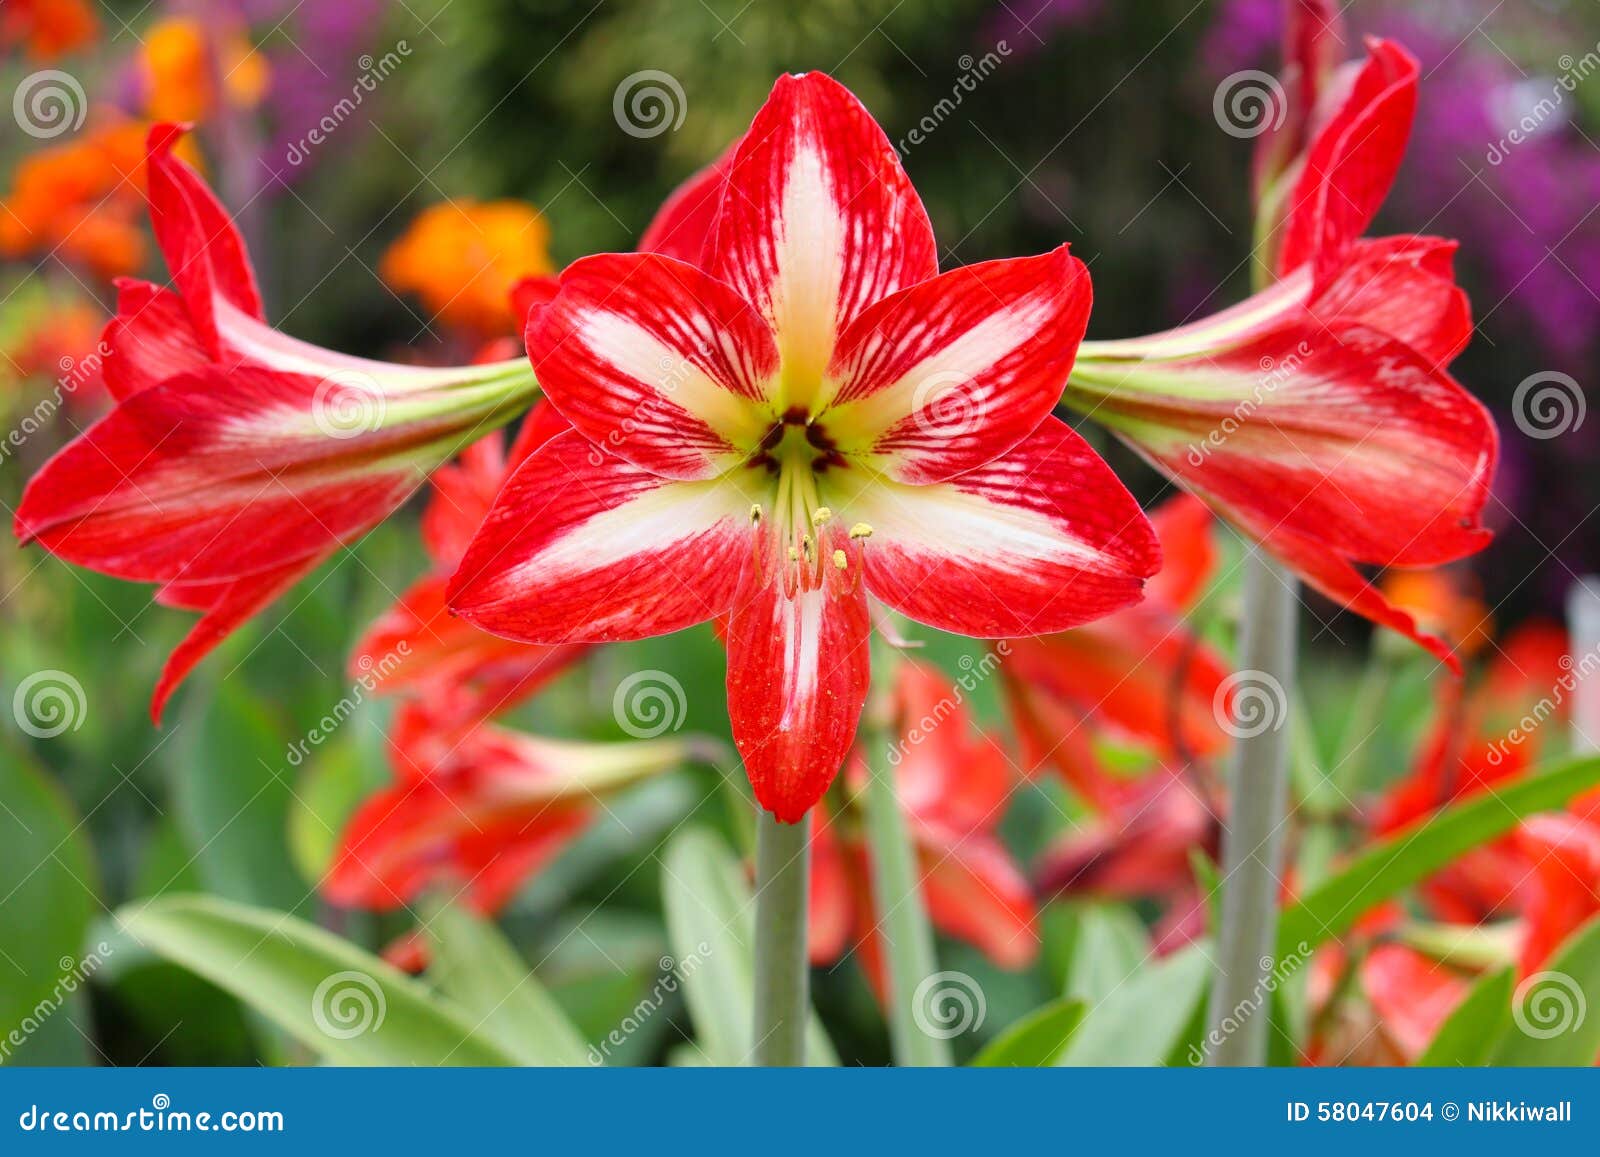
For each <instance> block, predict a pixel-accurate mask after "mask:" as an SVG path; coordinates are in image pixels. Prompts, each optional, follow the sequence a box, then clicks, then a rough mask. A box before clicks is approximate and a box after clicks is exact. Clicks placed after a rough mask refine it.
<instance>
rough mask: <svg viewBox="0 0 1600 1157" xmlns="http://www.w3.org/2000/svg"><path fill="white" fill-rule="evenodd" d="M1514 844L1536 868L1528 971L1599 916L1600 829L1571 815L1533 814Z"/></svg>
mask: <svg viewBox="0 0 1600 1157" xmlns="http://www.w3.org/2000/svg"><path fill="white" fill-rule="evenodd" d="M1516 843H1517V846H1518V848H1519V849H1520V850H1521V851H1523V852H1524V853H1525V854H1526V855H1527V856H1528V858H1529V859H1530V860H1531V861H1532V865H1533V881H1532V887H1531V889H1530V895H1529V898H1528V901H1527V906H1526V911H1525V912H1524V916H1525V926H1526V929H1527V931H1526V938H1525V939H1524V940H1523V945H1522V960H1521V967H1522V971H1523V972H1524V973H1529V972H1534V971H1536V970H1537V969H1538V968H1539V967H1540V966H1541V965H1542V964H1544V962H1545V961H1546V960H1548V959H1549V958H1550V955H1551V953H1553V952H1554V951H1555V950H1556V948H1557V947H1558V946H1559V945H1560V944H1561V942H1562V941H1563V940H1565V939H1566V938H1567V937H1568V936H1570V935H1571V934H1572V933H1574V932H1576V931H1577V930H1578V929H1579V928H1580V927H1581V926H1582V925H1584V924H1585V923H1587V922H1588V921H1589V919H1590V918H1591V917H1593V916H1594V915H1595V914H1596V913H1597V912H1600V825H1597V824H1594V823H1591V822H1589V821H1588V820H1584V819H1579V818H1578V817H1577V816H1571V815H1560V814H1557V815H1544V816H1534V817H1533V818H1532V819H1529V820H1525V821H1524V822H1523V824H1522V827H1521V828H1519V829H1518V831H1517V833H1516Z"/></svg>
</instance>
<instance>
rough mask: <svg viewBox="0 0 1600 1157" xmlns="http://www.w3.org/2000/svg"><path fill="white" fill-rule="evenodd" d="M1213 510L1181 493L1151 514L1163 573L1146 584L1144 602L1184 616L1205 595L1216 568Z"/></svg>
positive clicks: (1190, 495)
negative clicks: (1159, 544) (1158, 542)
mask: <svg viewBox="0 0 1600 1157" xmlns="http://www.w3.org/2000/svg"><path fill="white" fill-rule="evenodd" d="M1214 522H1215V519H1214V518H1213V517H1212V514H1211V510H1210V508H1209V507H1208V506H1206V504H1205V503H1204V502H1201V501H1200V500H1199V499H1198V498H1196V497H1195V496H1194V495H1192V494H1185V493H1183V492H1182V491H1179V492H1178V493H1177V494H1174V495H1173V496H1172V497H1170V498H1168V499H1167V500H1166V501H1164V502H1163V503H1162V504H1161V505H1160V506H1158V507H1156V508H1155V509H1154V510H1152V511H1151V512H1150V525H1151V526H1152V527H1154V528H1155V532H1156V538H1157V539H1158V540H1159V541H1160V543H1161V571H1160V573H1159V574H1157V575H1156V576H1155V577H1153V578H1152V579H1151V580H1150V581H1149V582H1148V583H1146V584H1145V588H1144V594H1145V602H1146V603H1147V604H1150V605H1152V606H1154V607H1159V608H1160V609H1161V610H1164V611H1166V612H1168V613H1169V614H1181V613H1183V612H1184V611H1186V610H1188V609H1189V608H1190V607H1191V606H1193V605H1194V603H1195V601H1196V600H1197V599H1198V598H1199V597H1200V595H1201V594H1202V593H1204V591H1205V589H1206V587H1207V586H1208V585H1209V584H1210V582H1211V579H1212V576H1213V575H1214V574H1215V573H1216V569H1217V544H1216V541H1215V539H1214V538H1213V536H1212V533H1211V531H1212V526H1213V524H1214Z"/></svg>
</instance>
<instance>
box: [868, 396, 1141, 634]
mask: <svg viewBox="0 0 1600 1157" xmlns="http://www.w3.org/2000/svg"><path fill="white" fill-rule="evenodd" d="M840 505H841V506H842V507H843V508H844V509H847V510H849V511H850V512H851V516H852V518H855V517H859V518H860V519H861V520H862V521H864V522H866V523H868V524H870V525H871V527H872V536H871V537H870V538H869V539H867V540H866V546H865V550H864V558H865V566H866V573H867V587H868V589H869V590H871V592H872V593H873V594H874V595H875V596H876V597H878V598H879V599H882V600H883V601H884V602H886V603H888V604H889V605H890V606H891V607H894V608H895V609H896V610H898V611H901V612H902V613H904V614H907V615H909V616H911V617H912V618H913V619H916V620H918V621H919V622H923V623H927V624H928V625H930V626H934V627H938V628H939V629H941V630H946V631H953V632H955V633H958V634H963V635H971V636H974V637H976V638H1009V637H1014V636H1018V635H1033V634H1041V633H1047V632H1051V631H1060V630H1065V629H1066V628H1068V627H1073V626H1077V625H1078V624H1080V623H1084V622H1087V621H1089V620H1090V619H1094V618H1098V617H1099V616H1101V615H1104V614H1107V613H1109V612H1111V611H1114V610H1118V609H1120V608H1122V607H1125V606H1128V605H1130V604H1131V603H1134V602H1137V601H1138V599H1139V593H1140V588H1141V587H1142V586H1143V580H1144V579H1145V578H1147V577H1149V576H1150V575H1152V574H1154V573H1155V572H1156V571H1157V570H1158V569H1159V567H1160V563H1161V552H1160V548H1159V546H1158V545H1157V544H1156V539H1155V535H1154V533H1153V532H1152V531H1151V529H1150V524H1149V522H1148V521H1146V519H1145V517H1144V513H1143V512H1142V511H1141V510H1140V509H1139V504H1138V503H1137V502H1135V501H1134V500H1133V497H1132V495H1130V494H1129V493H1128V492H1127V490H1126V489H1125V488H1124V487H1123V485H1122V483H1121V482H1119V481H1118V480H1117V477H1116V475H1115V474H1113V473H1112V472H1111V468H1110V467H1109V466H1107V465H1106V464H1105V462H1103V461H1102V460H1101V459H1100V458H1099V457H1098V456H1097V455H1096V454H1095V453H1094V451H1093V450H1091V449H1090V448H1089V446H1088V444H1087V443H1086V442H1084V441H1083V439H1082V438H1080V437H1079V436H1078V435H1077V434H1076V433H1074V432H1073V430H1072V429H1071V428H1070V427H1069V426H1067V425H1066V423H1064V422H1061V421H1059V420H1057V419H1055V418H1049V419H1046V421H1045V422H1044V424H1043V425H1041V426H1040V427H1039V429H1038V430H1036V431H1035V432H1034V433H1033V434H1031V435H1029V436H1028V437H1027V438H1026V439H1025V440H1024V441H1023V442H1022V443H1021V444H1020V445H1019V446H1017V448H1016V449H1015V450H1013V451H1012V452H1011V453H1010V454H1007V455H1006V456H1005V457H1003V458H999V459H997V460H995V461H994V462H990V463H988V464H987V465H985V466H982V467H980V468H978V469H976V470H973V471H970V472H968V473H966V474H962V475H958V476H957V477H955V478H952V479H951V480H950V481H948V482H941V483H937V484H935V485H932V486H906V485H902V484H899V483H894V482H889V481H886V480H885V481H873V482H871V483H870V484H868V486H867V487H866V488H865V489H864V490H863V491H862V493H861V494H860V495H859V496H857V497H855V498H852V499H850V500H849V501H848V502H843V503H841V504H840Z"/></svg>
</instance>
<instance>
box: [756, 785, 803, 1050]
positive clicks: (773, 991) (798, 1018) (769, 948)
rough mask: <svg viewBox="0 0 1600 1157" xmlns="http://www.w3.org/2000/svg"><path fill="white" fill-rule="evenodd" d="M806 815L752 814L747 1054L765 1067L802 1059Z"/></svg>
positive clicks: (767, 812) (765, 812)
mask: <svg viewBox="0 0 1600 1157" xmlns="http://www.w3.org/2000/svg"><path fill="white" fill-rule="evenodd" d="M810 880H811V816H810V815H809V814H807V815H806V816H805V817H804V818H802V819H801V820H800V821H799V822H798V823H793V824H786V823H782V822H780V821H779V820H777V819H776V818H774V817H773V815H772V813H771V812H769V811H767V810H765V809H760V810H759V811H758V813H757V816H756V964H755V970H756V985H755V1026H754V1043H753V1045H752V1047H751V1057H752V1059H753V1061H754V1063H755V1064H757V1065H759V1066H762V1067H766V1068H778V1067H796V1066H800V1065H804V1064H805V1063H806V1017H807V1011H808V1009H809V1006H810V993H809V984H810V974H809V971H808V962H807V959H806V914H807V904H808V899H809V896H808V893H809V889H810Z"/></svg>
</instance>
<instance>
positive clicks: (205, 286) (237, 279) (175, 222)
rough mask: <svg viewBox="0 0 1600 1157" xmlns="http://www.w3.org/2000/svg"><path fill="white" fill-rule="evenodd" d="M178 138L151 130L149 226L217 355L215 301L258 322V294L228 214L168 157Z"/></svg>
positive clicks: (175, 131)
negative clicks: (229, 306) (225, 303)
mask: <svg viewBox="0 0 1600 1157" xmlns="http://www.w3.org/2000/svg"><path fill="white" fill-rule="evenodd" d="M183 134H184V129H183V128H182V127H181V126H179V125H173V124H159V125H156V126H155V127H154V128H152V129H151V130H150V137H149V157H148V161H147V167H146V173H147V181H148V188H149V196H150V222H151V225H152V226H153V227H154V229H155V234H156V242H157V244H159V245H160V246H161V253H162V256H163V257H165V258H166V261H167V268H168V269H170V270H171V271H172V279H173V282H174V283H175V284H176V285H177V287H178V290H179V292H180V293H181V294H182V295H183V299H184V301H185V302H186V303H187V304H188V307H189V310H190V315H191V317H193V319H194V324H195V328H196V329H197V331H198V332H199V334H200V337H201V340H202V341H203V342H205V344H206V347H207V349H208V350H210V352H212V353H213V354H216V353H219V352H220V347H221V340H220V338H219V336H218V332H217V322H216V319H215V317H214V309H215V302H216V301H217V300H218V299H220V300H222V301H225V302H227V303H229V304H230V305H232V306H233V307H234V308H235V309H237V310H238V311H240V312H241V313H244V314H246V315H248V316H249V317H252V318H257V319H259V318H260V317H261V316H262V312H261V294H260V291H259V290H258V289H257V288H256V281H255V272H254V270H252V269H251V268H250V259H249V257H248V256H247V255H246V253H245V248H244V241H243V239H242V238H241V237H240V236H239V231H238V230H237V229H235V228H234V226H233V220H232V218H231V217H229V216H228V213H227V210H225V209H224V208H223V207H222V205H221V204H220V203H219V202H218V201H217V199H216V196H215V195H214V194H213V193H212V192H211V190H210V189H208V188H207V187H206V184H205V182H204V181H202V180H201V179H200V177H199V175H198V174H197V173H196V172H195V171H194V170H193V169H191V168H190V167H189V166H188V165H186V164H184V163H183V162H182V161H180V160H179V159H178V158H177V157H176V156H174V155H173V152H172V150H173V149H174V148H175V147H176V146H177V143H178V141H180V140H181V139H182V138H183Z"/></svg>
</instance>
